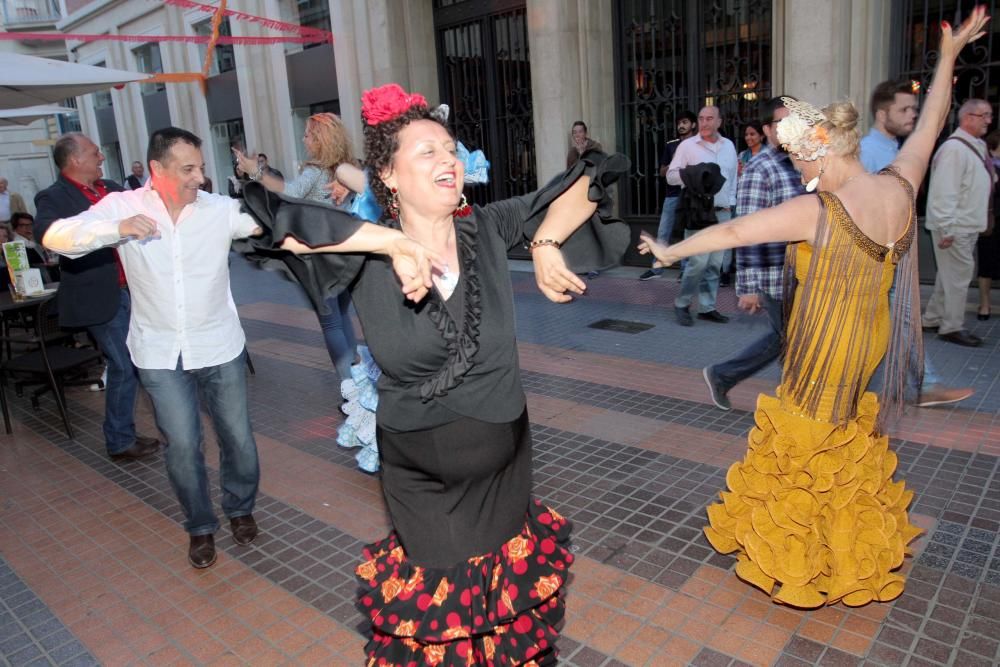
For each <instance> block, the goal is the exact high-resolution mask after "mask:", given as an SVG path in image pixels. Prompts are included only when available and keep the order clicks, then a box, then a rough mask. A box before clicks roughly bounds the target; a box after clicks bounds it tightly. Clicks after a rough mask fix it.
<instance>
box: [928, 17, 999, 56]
mask: <svg viewBox="0 0 1000 667" xmlns="http://www.w3.org/2000/svg"><path fill="white" fill-rule="evenodd" d="M989 20H990V17H989V15H987V13H986V5H976V7H975V9H973V10H972V12H971V13H970V14H969V15H968V16H967V17H966V18H965V20H964V21H962V25H960V26H959V27H958V30H955V31H953V30H952V29H951V24H949V23H948V22H947V21H945V22H943V23H942V24H941V28H942V30H941V46H940V51H941V55H942V56H946V57H957V56H958V54H959V52H960V51H961V50H962V49H963V48H965V45H966V44H968V43H969V42H974V41H976V40H977V39H979V38H980V37H982V36H983V35H985V34H986V31H985V30H984V29H983V28H985V27H986V24H987V22H989Z"/></svg>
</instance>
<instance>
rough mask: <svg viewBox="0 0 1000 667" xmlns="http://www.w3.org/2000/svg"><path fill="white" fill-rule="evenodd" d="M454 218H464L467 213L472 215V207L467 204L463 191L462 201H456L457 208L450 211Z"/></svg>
mask: <svg viewBox="0 0 1000 667" xmlns="http://www.w3.org/2000/svg"><path fill="white" fill-rule="evenodd" d="M452 215H453V216H455V217H456V218H464V217H466V216H468V215H472V207H471V206H469V200H468V199H466V198H465V193H464V192H463V193H462V201H460V202H458V208H456V209H455V212H454V213H452Z"/></svg>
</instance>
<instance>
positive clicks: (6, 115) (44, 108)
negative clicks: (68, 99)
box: [0, 104, 76, 127]
mask: <svg viewBox="0 0 1000 667" xmlns="http://www.w3.org/2000/svg"><path fill="white" fill-rule="evenodd" d="M60 113H76V109H71V108H69V107H59V106H55V105H54V104H42V105H39V106H37V107H21V108H20V109H0V127H2V126H5V125H30V124H31V123H34V122H35V121H36V120H38V119H39V118H46V117H48V116H54V115H56V114H60Z"/></svg>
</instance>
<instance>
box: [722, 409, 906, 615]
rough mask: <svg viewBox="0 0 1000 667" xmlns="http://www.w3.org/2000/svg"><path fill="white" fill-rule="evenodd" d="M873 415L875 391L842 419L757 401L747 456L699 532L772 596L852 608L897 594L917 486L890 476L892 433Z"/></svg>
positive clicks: (783, 600)
mask: <svg viewBox="0 0 1000 667" xmlns="http://www.w3.org/2000/svg"><path fill="white" fill-rule="evenodd" d="M779 391H780V390H779ZM877 413H878V400H877V399H876V397H875V394H872V393H866V394H865V395H864V396H863V398H862V400H861V403H860V405H859V407H858V416H857V417H856V418H855V419H854V420H852V421H850V422H848V423H847V424H845V425H842V426H836V425H833V424H830V423H825V422H821V421H816V420H813V419H810V418H807V417H804V416H798V415H795V414H793V413H791V412H789V411H787V410H785V409H783V408H782V407H781V405H780V401H779V399H778V398H775V397H773V396H767V395H761V397H760V398H759V399H758V402H757V411H756V413H755V415H754V416H755V419H756V422H757V425H756V427H755V428H754V429H753V430H751V432H750V436H749V445H748V450H747V455H746V457H745V458H744V459H743V461H742V462H739V463H734V464H733V465H732V466H730V468H729V472H728V473H727V475H726V484H727V486H728V488H729V490H728V491H723V492H722V493H721V494H720V495H721V497H722V502H721V503H717V504H714V505H712V506H710V507H709V508H708V519H709V523H710V525H709V526H707V527H706V528H705V535H706V536H707V537H708V540H709V542H711V543H712V546H713V547H715V548H716V549H717V550H718V551H720V552H722V553H733V552H736V557H737V560H738V563H737V565H736V574H737V575H738V576H739V577H740V578H741V579H743V580H744V581H746V582H748V583H750V584H753V585H754V586H757V587H758V588H760V589H762V590H763V591H765V592H766V593H768V594H769V595H771V598H772V599H773V600H774V601H775V602H779V603H782V604H787V605H791V606H794V607H800V608H806V609H812V608H816V607H821V606H823V605H827V604H835V603H837V602H840V601H842V602H843V603H844V604H846V605H849V606H852V607H856V606H861V605H864V604H867V603H869V602H872V601H880V602H885V601H888V600H892V599H894V598H896V597H898V596H899V595H900V593H902V592H903V583H904V579H903V576H902V575H900V574H898V573H896V572H895V571H896V570H898V569H899V567H900V566H901V565H902V563H903V558H904V556H906V555H909V553H910V552H909V549H908V548H907V544H909V542H910V541H911V540H912V539H913V538H914V537H916V536H917V535H919V534H920V532H921V531H920V529H919V528H917V527H916V526H914V525H913V524H911V523H910V522H909V519H908V517H907V512H906V508H907V506H908V505H909V504H910V500H911V498H912V497H913V492H912V491H908V490H906V489H905V488H904V484H903V482H893V481H892V475H893V473H894V472H895V470H896V454H895V453H894V452H892V451H890V450H889V438H888V437H887V436H881V437H879V436H876V435H875V434H874V433H873V429H874V425H875V417H876V415H877Z"/></svg>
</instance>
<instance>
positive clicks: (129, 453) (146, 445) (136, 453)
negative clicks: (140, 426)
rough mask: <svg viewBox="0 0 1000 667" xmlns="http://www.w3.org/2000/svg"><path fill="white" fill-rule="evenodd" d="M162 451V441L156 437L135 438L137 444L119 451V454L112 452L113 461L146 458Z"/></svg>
mask: <svg viewBox="0 0 1000 667" xmlns="http://www.w3.org/2000/svg"><path fill="white" fill-rule="evenodd" d="M158 451H160V441H159V440H157V439H156V438H139V437H137V438H136V439H135V444H133V445H132V446H131V447H129V448H128V449H126V450H125V451H122V452H118V453H117V454H111V460H112V461H135V460H136V459H144V458H146V457H147V456H152V455H153V454H155V453H157V452H158Z"/></svg>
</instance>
